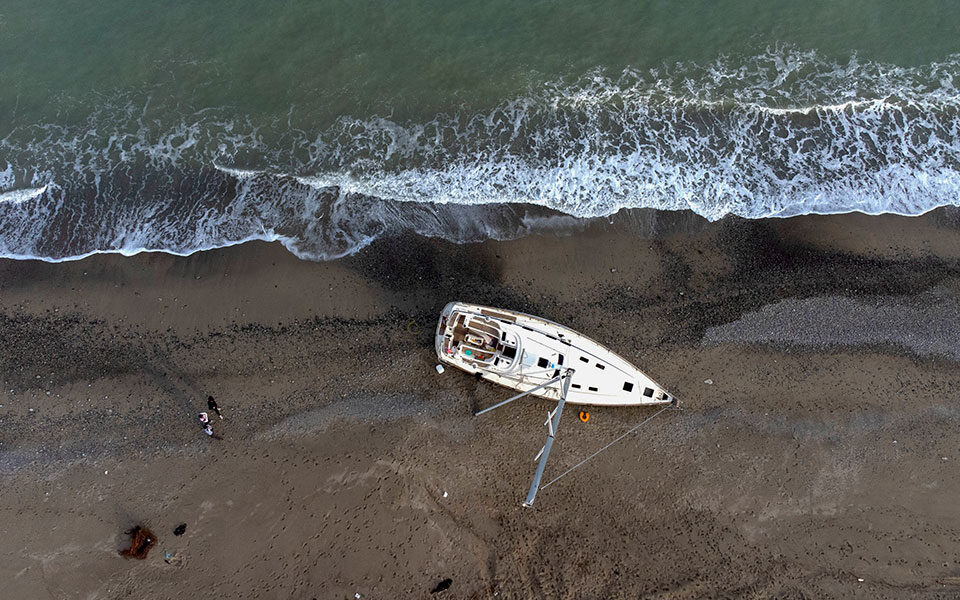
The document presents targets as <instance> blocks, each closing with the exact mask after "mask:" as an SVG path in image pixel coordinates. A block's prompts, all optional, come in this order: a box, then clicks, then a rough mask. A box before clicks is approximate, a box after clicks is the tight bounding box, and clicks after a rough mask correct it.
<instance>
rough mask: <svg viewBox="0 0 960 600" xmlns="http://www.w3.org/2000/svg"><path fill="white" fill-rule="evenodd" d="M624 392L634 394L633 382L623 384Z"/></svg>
mask: <svg viewBox="0 0 960 600" xmlns="http://www.w3.org/2000/svg"><path fill="white" fill-rule="evenodd" d="M623 391H625V392H632V391H633V383H631V382H629V381H624V382H623Z"/></svg>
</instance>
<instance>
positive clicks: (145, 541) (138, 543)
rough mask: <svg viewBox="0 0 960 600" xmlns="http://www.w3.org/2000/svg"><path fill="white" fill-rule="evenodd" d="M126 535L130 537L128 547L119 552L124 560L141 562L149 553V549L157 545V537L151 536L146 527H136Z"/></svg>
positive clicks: (151, 533)
mask: <svg viewBox="0 0 960 600" xmlns="http://www.w3.org/2000/svg"><path fill="white" fill-rule="evenodd" d="M126 533H127V535H129V536H130V547H129V548H125V549H123V550H121V551H120V555H121V556H123V557H124V558H137V559H140V560H143V559H144V558H146V557H147V553H148V552H150V548H153V546H154V544H156V543H157V536H155V535H153V532H152V531H150V530H149V529H147V528H146V527H141V526H139V525H137V526H136V527H134V528H133V529H131V530H130V531H127V532H126Z"/></svg>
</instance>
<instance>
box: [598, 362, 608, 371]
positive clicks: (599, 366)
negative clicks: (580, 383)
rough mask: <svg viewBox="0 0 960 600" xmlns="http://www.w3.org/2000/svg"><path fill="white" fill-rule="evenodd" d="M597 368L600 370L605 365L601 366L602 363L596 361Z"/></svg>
mask: <svg viewBox="0 0 960 600" xmlns="http://www.w3.org/2000/svg"><path fill="white" fill-rule="evenodd" d="M597 368H598V369H601V370H602V369H606V367H605V366H603V365H601V364H600V363H597Z"/></svg>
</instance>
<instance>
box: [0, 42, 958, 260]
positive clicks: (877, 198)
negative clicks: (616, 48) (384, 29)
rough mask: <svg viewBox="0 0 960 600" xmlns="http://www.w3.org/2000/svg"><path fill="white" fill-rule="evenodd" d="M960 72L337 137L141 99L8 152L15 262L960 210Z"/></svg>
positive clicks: (772, 59) (366, 128)
mask: <svg viewBox="0 0 960 600" xmlns="http://www.w3.org/2000/svg"><path fill="white" fill-rule="evenodd" d="M958 66H960V57H957V56H954V57H950V58H948V59H945V60H944V61H941V62H937V63H932V64H928V65H924V66H922V67H911V68H907V67H898V66H893V65H884V64H876V63H870V62H861V61H859V60H857V58H856V57H853V58H851V59H849V60H848V61H847V62H844V63H837V62H832V61H828V60H825V59H823V58H821V57H819V56H818V55H817V54H816V53H815V52H812V51H809V52H802V51H798V50H796V49H791V48H775V49H770V50H768V51H766V52H763V53H760V54H758V55H757V56H754V57H749V58H743V57H739V58H721V59H719V60H717V61H716V62H715V63H714V64H710V65H695V64H677V65H672V66H667V67H663V68H661V69H654V70H650V71H637V70H626V71H624V72H622V73H618V74H615V75H611V74H609V73H606V72H604V71H600V70H597V71H594V72H591V73H587V74H585V75H583V76H581V77H578V78H575V79H571V80H564V81H557V82H553V83H551V84H548V85H545V86H540V87H538V88H537V89H533V90H531V91H530V92H529V93H527V94H525V95H523V96H521V97H517V98H514V99H511V100H508V101H504V102H503V103H501V104H500V105H498V106H497V107H495V108H494V109H492V110H489V111H484V112H480V113H470V112H467V111H464V110H461V111H458V112H450V113H449V114H439V115H436V116H435V117H434V118H432V119H431V120H429V121H418V122H410V121H401V120H394V119H391V118H388V117H382V116H381V117H370V118H351V117H342V118H340V119H338V120H337V121H336V122H335V123H334V124H333V125H332V126H330V127H327V128H325V129H323V130H322V131H306V130H303V129H293V128H286V127H284V126H283V124H277V123H270V124H261V123H254V122H252V121H251V120H249V119H247V120H243V119H237V118H235V116H231V115H229V113H228V111H227V110H226V109H204V110H200V111H195V112H192V113H190V115H189V117H188V118H182V119H180V120H179V121H178V122H176V123H173V124H171V123H169V122H163V119H160V118H158V117H148V116H147V115H148V114H151V115H152V114H155V113H154V112H151V111H148V109H147V108H146V103H145V102H143V101H141V102H134V101H133V100H131V99H129V98H125V99H122V100H120V101H117V102H114V103H111V104H109V105H104V106H101V107H100V108H99V109H98V110H96V111H95V112H94V113H93V114H91V116H90V118H89V119H88V121H87V123H85V124H84V126H82V127H75V126H66V125H61V124H40V125H28V126H23V125H20V126H17V127H15V128H14V129H13V130H12V131H11V132H10V133H9V134H7V135H6V137H4V138H3V139H2V140H0V167H2V166H3V165H4V163H6V168H5V170H3V171H0V255H3V256H8V257H18V258H27V257H31V258H42V259H45V260H64V259H69V258H77V257H82V256H85V255H88V254H90V253H94V252H123V253H128V254H129V253H135V252H138V251H143V250H148V249H149V250H162V251H167V252H173V253H180V254H185V253H190V252H193V251H196V250H201V249H208V248H214V247H220V246H225V245H230V244H235V243H240V242H242V241H246V240H251V239H264V240H280V241H282V242H283V243H284V244H285V245H286V246H287V247H288V248H289V249H290V250H291V251H293V252H295V253H296V254H298V255H299V256H301V257H304V258H311V259H327V258H332V257H336V256H342V255H345V254H349V253H352V252H355V251H356V250H357V249H359V248H361V247H363V246H364V245H366V244H368V243H370V241H372V240H374V239H376V238H377V237H378V236H381V235H385V234H390V233H397V232H401V231H412V232H415V233H419V234H422V235H428V236H435V237H442V238H445V239H449V240H453V241H457V242H465V241H477V240H482V239H488V238H495V239H507V238H512V237H517V236H522V235H525V234H527V233H530V232H531V231H549V230H551V229H553V228H571V227H574V228H575V227H577V226H578V225H577V224H576V222H577V220H578V219H581V220H582V219H589V218H597V217H608V216H610V215H613V214H615V213H617V212H618V211H621V210H622V209H636V208H653V209H659V210H667V211H692V212H693V213H695V214H697V215H700V216H702V217H705V218H706V219H708V220H716V219H720V218H722V217H724V216H725V215H729V214H734V215H739V216H741V217H745V218H764V217H773V216H779V217H783V216H792V215H802V214H811V213H818V214H824V213H842V212H852V211H860V212H864V213H869V214H880V213H896V214H904V215H915V214H920V213H923V212H926V211H929V210H932V209H934V208H937V207H939V206H946V205H958V204H960V92H958V90H957V88H956V86H955V83H954V76H955V75H957V74H958V73H960V70H958Z"/></svg>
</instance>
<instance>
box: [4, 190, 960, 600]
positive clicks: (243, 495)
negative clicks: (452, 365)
mask: <svg viewBox="0 0 960 600" xmlns="http://www.w3.org/2000/svg"><path fill="white" fill-rule="evenodd" d="M651 219H653V221H655V223H654V224H655V225H656V227H655V228H653V229H651V231H653V232H654V233H653V235H651V236H650V237H646V238H644V237H640V236H638V235H637V231H641V230H643V228H644V227H646V226H648V225H649V224H650V223H651ZM632 220H635V221H636V223H634V222H632ZM932 291H934V292H936V293H938V294H940V295H941V296H939V297H942V298H945V299H946V300H948V301H952V300H953V299H955V298H956V297H957V294H958V292H960V219H958V216H957V211H956V209H937V210H936V211H933V212H930V213H927V214H926V215H924V216H922V217H898V216H892V215H883V216H867V215H861V214H848V215H833V216H804V217H791V218H786V219H765V220H758V221H751V220H744V219H738V218H727V219H724V220H721V221H718V222H715V223H706V222H705V221H704V222H703V223H699V222H697V223H692V224H691V222H690V219H687V218H685V217H684V216H683V215H654V216H653V217H651V216H650V215H637V214H631V215H625V216H624V217H622V218H619V219H614V220H612V222H604V221H603V220H597V221H594V222H593V223H591V224H589V225H588V226H586V227H584V228H583V229H582V230H580V231H578V232H574V233H571V234H569V235H564V236H553V235H530V236H526V237H522V238H520V239H516V240H512V241H502V242H499V241H492V240H488V241H485V242H481V243H473V244H459V245H458V244H454V243H451V242H446V241H442V240H438V239H432V238H423V237H418V236H415V235H404V236H397V237H386V238H381V239H378V240H376V241H375V242H373V243H372V244H371V245H370V246H368V247H366V248H364V249H363V250H361V251H360V252H358V253H357V254H355V255H351V256H348V257H344V258H341V259H337V260H333V261H327V262H310V261H304V260H301V259H298V258H296V257H295V256H294V255H293V254H291V253H290V252H288V251H287V250H286V249H285V248H284V247H282V246H281V245H280V244H279V243H266V242H250V243H245V244H242V245H238V246H233V247H229V248H224V249H217V250H211V251H205V252H200V253H196V254H192V255H189V256H174V255H169V254H138V255H136V256H133V257H126V256H122V255H95V256H92V257H89V258H87V259H84V260H81V261H73V262H65V263H45V262H40V261H14V260H9V259H4V260H0V319H2V321H3V322H2V324H0V326H2V330H3V331H4V334H5V335H4V337H5V344H4V345H3V347H2V348H0V364H2V365H4V367H3V369H2V378H3V384H4V388H3V389H2V390H0V392H2V393H0V404H2V405H3V406H2V407H0V421H2V422H0V457H2V462H0V474H2V476H3V484H2V487H3V494H2V500H0V514H2V515H3V519H4V523H5V524H6V525H7V535H6V536H4V540H3V542H0V556H3V557H4V558H5V559H6V560H5V561H4V567H2V569H0V573H2V574H3V577H4V579H5V580H6V581H9V582H11V583H10V586H11V587H10V588H9V590H10V591H11V593H13V595H14V596H15V597H34V596H37V595H38V594H43V593H44V591H46V592H47V593H49V594H51V595H53V596H54V597H86V596H88V595H91V594H100V595H104V596H109V597H124V596H127V595H131V594H133V593H137V594H143V595H145V596H149V597H155V598H174V597H176V598H192V597H205V598H210V597H243V596H244V595H247V596H250V597H297V598H299V597H304V598H311V597H340V596H345V597H353V594H354V593H361V594H362V596H363V597H409V596H414V597H425V596H427V595H429V591H430V589H431V588H432V587H433V586H434V585H436V583H437V582H439V581H440V580H442V579H445V578H448V577H449V578H451V579H452V580H453V583H452V586H451V588H450V590H449V591H448V592H447V595H448V596H449V597H456V598H471V597H476V598H487V597H493V595H494V593H496V594H497V596H498V597H533V596H545V597H555V596H563V595H564V594H567V595H569V594H570V593H571V590H574V589H575V590H577V593H578V594H582V595H586V596H598V597H599V596H602V597H611V598H621V597H622V598H635V597H642V596H653V595H656V594H664V595H666V596H667V597H672V598H698V597H708V596H718V595H724V594H727V595H750V594H753V595H760V596H781V595H782V596H790V595H807V596H817V597H840V596H844V597H850V596H854V597H861V596H862V597H871V598H900V597H904V596H905V595H906V596H916V597H921V596H923V597H926V596H927V595H934V594H937V593H946V594H950V593H956V592H957V591H958V589H960V588H958V587H957V584H956V583H949V582H955V581H956V578H957V577H958V576H960V570H958V568H957V567H956V565H957V564H960V544H958V543H957V542H956V539H957V536H956V532H957V531H960V517H958V516H957V515H956V513H955V510H954V509H953V504H954V500H953V499H954V498H956V495H957V493H958V492H960V477H958V476H957V475H956V474H955V473H954V472H953V468H952V466H951V465H952V464H953V461H955V460H960V455H958V454H957V451H956V448H957V441H958V436H957V434H956V433H955V431H954V429H955V428H954V427H953V423H954V422H955V417H956V416H957V415H958V414H960V410H958V409H957V408H956V403H955V400H951V399H955V398H957V397H958V396H957V392H958V391H960V374H957V372H956V371H957V369H956V362H955V360H952V359H950V358H949V357H944V356H928V357H924V356H919V355H917V354H914V353H912V352H909V351H907V350H905V349H904V347H901V346H896V345H892V346H890V345H887V346H884V345H879V346H878V345H876V344H866V343H863V342H862V341H861V340H859V339H853V340H852V341H851V343H849V344H844V343H843V341H844V338H843V337H842V336H841V337H840V338H839V340H840V343H838V344H834V345H826V346H823V345H818V343H819V342H816V341H817V340H821V339H836V336H834V337H833V338H831V337H829V335H827V334H831V335H833V334H834V333H835V332H836V331H840V332H841V334H842V331H843V330H842V327H841V326H843V325H845V324H846V325H850V324H851V323H852V324H853V325H854V326H856V327H858V328H860V329H863V328H864V327H869V324H870V323H871V321H870V320H869V319H866V320H860V321H857V320H854V319H852V318H851V319H847V320H845V319H844V315H843V314H839V315H834V314H829V310H828V309H829V306H830V305H829V304H822V305H821V304H816V303H817V302H827V300H824V299H831V298H833V299H840V300H836V301H837V302H841V304H840V305H841V306H847V304H842V302H855V303H861V304H864V305H869V306H877V307H881V308H884V307H886V308H884V310H889V311H895V314H897V315H900V316H902V317H903V319H904V325H902V326H900V327H898V328H897V330H898V331H900V332H905V334H911V332H913V333H912V334H911V335H914V336H920V337H921V338H922V336H923V335H924V334H923V329H922V326H934V327H935V326H936V324H931V323H929V320H930V319H932V318H934V317H936V318H937V319H939V320H940V321H939V322H940V323H941V324H942V326H943V327H951V326H953V325H954V324H953V323H951V322H948V321H949V320H950V319H952V318H954V317H953V315H954V313H952V312H949V311H948V310H946V309H945V308H944V307H943V306H940V305H937V304H936V303H933V304H931V302H930V301H929V294H930V293H932ZM454 299H462V300H470V301H474V302H477V303H480V304H488V305H492V306H505V307H509V308H513V309H516V310H521V311H523V312H527V313H530V314H537V315H539V316H543V317H546V318H549V319H551V320H554V321H557V322H560V323H563V324H565V325H568V326H570V327H572V328H574V329H576V330H578V331H581V332H583V333H584V334H586V335H588V336H590V337H592V338H594V339H597V340H598V341H600V342H601V343H604V344H606V345H608V346H610V347H611V349H613V350H614V351H615V352H617V353H618V354H621V355H622V356H624V357H625V358H627V359H628V360H630V361H631V362H634V363H635V364H636V365H637V366H638V367H640V368H641V369H642V370H644V371H645V372H647V373H648V374H650V375H651V376H652V377H654V379H656V380H657V381H660V382H661V383H663V384H664V385H665V386H666V387H667V388H668V389H670V390H671V392H674V393H675V394H676V395H677V396H678V397H679V398H680V399H681V403H682V404H681V406H682V408H683V410H682V411H680V412H678V413H675V414H673V413H668V414H666V415H663V416H660V417H658V418H657V419H656V420H655V421H653V422H651V423H650V424H649V425H648V426H645V427H644V428H643V429H642V430H641V431H640V432H639V434H638V435H635V436H631V437H630V438H628V439H627V440H625V441H624V442H621V443H620V444H618V445H617V446H614V447H613V448H611V450H609V451H608V452H606V453H605V454H604V456H603V457H602V458H600V459H596V460H594V461H592V462H591V463H590V464H589V467H585V468H584V469H581V470H579V471H577V472H576V473H575V474H572V475H571V476H570V477H568V478H566V479H564V480H563V481H562V482H558V483H557V484H556V485H554V486H551V487H550V488H549V490H545V491H544V492H543V493H542V494H541V497H540V498H538V508H537V509H536V510H535V511H528V510H522V509H520V507H519V504H520V500H521V499H522V495H523V493H524V492H525V490H526V487H527V486H528V485H529V477H530V476H531V475H532V469H533V465H532V463H531V461H530V459H531V458H532V457H533V455H534V454H535V453H536V450H537V448H539V446H540V444H541V443H542V437H543V435H544V433H543V431H541V429H542V427H540V423H542V420H543V415H542V413H543V411H544V410H545V409H546V408H545V405H544V404H543V403H541V402H536V401H532V402H524V403H517V405H516V406H513V405H511V408H509V409H504V410H503V411H497V412H496V413H493V414H491V415H487V417H490V418H486V417H481V418H477V419H474V418H473V417H472V416H470V415H471V414H472V412H473V411H474V410H475V409H476V408H477V407H480V406H487V405H490V404H492V403H494V402H495V401H496V400H498V399H502V398H503V397H504V395H503V390H500V389H498V388H496V387H495V386H493V385H491V384H488V383H484V382H477V381H475V380H474V379H473V378H470V377H468V376H466V375H464V374H461V373H454V372H452V370H449V371H448V372H447V373H445V374H443V375H437V373H436V372H435V371H433V365H434V364H435V362H436V357H435V356H434V355H433V350H432V331H433V327H434V326H435V319H436V315H437V314H439V309H440V307H442V306H443V305H444V304H446V302H448V301H450V300H454ZM830 302H834V301H833V300H831V301H830ZM797 303H800V304H797ZM803 303H808V304H803ZM810 303H812V304H810ZM801 305H802V306H809V307H810V309H809V310H810V314H809V315H808V316H807V317H806V320H805V321H804V328H803V333H804V334H807V333H810V334H811V337H810V339H813V340H814V342H815V343H814V342H811V343H805V342H803V340H805V339H807V338H806V337H797V335H795V334H793V333H790V332H789V331H786V328H785V326H784V323H793V322H795V320H796V318H795V317H794V316H792V315H793V313H792V312H791V311H793V310H794V309H795V308H796V307H797V306H801ZM938 306H939V308H937V307H938ZM944 306H947V307H948V308H949V306H952V305H944ZM891 307H892V308H891ZM933 309H937V310H933ZM818 311H819V312H818ZM937 311H939V312H937ZM884 314H888V313H884ZM889 314H893V313H889ZM957 318H958V319H960V317H957ZM738 323H739V325H736V327H739V329H737V330H736V332H735V333H736V335H733V334H729V335H726V337H723V336H718V334H717V333H716V332H718V331H725V330H722V329H717V328H723V327H728V328H730V327H733V326H734V324H738ZM865 324H866V325H865ZM956 325H960V320H958V322H957V324H956ZM748 326H749V327H755V328H758V329H757V330H758V331H761V332H762V333H763V336H766V337H763V336H760V337H757V336H756V335H754V337H752V338H750V337H749V336H747V338H746V339H749V340H754V341H748V342H746V343H742V342H740V341H737V340H740V339H742V338H744V332H748V333H749V331H753V329H749V331H748ZM761 326H762V327H761ZM911 327H916V328H918V329H916V330H915V331H914V330H912V329H910V328H911ZM838 328H840V329H838ZM878 330H879V328H878ZM708 332H714V334H711V335H713V336H714V337H713V338H711V339H712V341H711V343H709V344H705V343H704V342H705V340H707V337H708ZM811 332H812V333H811ZM788 334H789V335H788ZM813 334H818V335H819V334H822V335H819V337H818V335H813ZM888 334H889V332H887V333H884V335H888ZM888 337H889V336H888ZM758 339H760V340H765V341H761V342H757V341H756V340H758ZM797 339H800V340H801V342H803V343H799V344H797V343H795V342H796V340H797ZM884 339H887V338H884ZM791 340H793V341H792V342H791ZM714 342H715V343H714ZM706 380H710V381H711V382H712V383H710V384H707V383H705V382H706ZM11 390H13V391H12V392H11ZM208 394H212V395H213V396H215V397H216V398H217V401H218V402H219V403H220V406H221V407H222V408H223V409H224V413H225V416H226V418H225V419H224V420H223V421H222V422H220V421H219V420H215V421H214V423H213V426H214V430H215V432H217V433H218V434H220V435H221V436H222V438H223V439H221V440H211V439H208V438H207V437H206V436H204V435H203V434H202V431H201V430H200V428H199V426H198V424H197V422H196V421H195V419H196V413H198V412H199V411H200V410H205V398H206V396H207V395H208ZM31 409H33V410H31ZM591 413H592V417H591V420H590V422H589V423H580V422H578V421H577V420H576V419H575V418H573V417H569V420H568V421H565V425H564V428H563V431H562V433H561V435H560V436H559V437H558V446H557V450H556V451H555V453H554V455H552V456H551V465H549V466H548V473H547V476H546V479H545V480H549V479H550V478H551V473H553V474H558V473H560V472H562V469H566V468H567V467H569V466H572V465H573V464H575V463H576V462H578V460H579V459H580V458H582V457H584V456H586V455H589V454H590V453H591V452H593V451H594V450H595V449H596V448H598V447H600V446H602V445H603V444H604V443H606V442H607V441H609V440H611V439H613V438H615V437H616V436H617V435H619V434H620V433H622V432H623V431H626V430H627V429H629V428H630V427H631V426H632V425H633V424H636V423H638V422H640V420H642V419H643V418H645V417H646V416H649V414H651V413H650V412H649V411H644V410H642V409H615V410H607V409H596V410H592V411H591ZM894 440H896V443H894ZM943 458H946V460H942V459H943ZM61 461H69V464H60V463H61ZM444 492H446V493H448V496H444ZM141 521H142V522H145V523H147V524H149V525H150V526H151V528H152V529H153V530H154V531H155V532H156V533H157V535H158V537H159V542H158V546H157V548H155V549H154V550H153V552H152V553H151V555H150V556H149V558H148V559H147V560H145V561H142V562H140V561H136V562H134V561H124V560H123V559H121V558H120V557H119V556H117V553H116V551H117V550H118V549H119V546H120V545H121V544H122V535H121V534H122V532H123V531H124V530H126V529H128V528H129V527H130V526H132V525H134V524H136V523H138V522H141ZM180 522H187V524H188V528H187V532H186V534H185V535H184V536H182V537H175V536H173V535H172V534H171V530H172V528H173V527H174V526H175V525H177V524H178V523H180ZM164 550H168V551H171V552H175V553H177V555H178V556H180V557H181V558H182V561H180V562H178V563H177V564H176V565H170V564H166V563H165V562H164V561H163V556H164V554H163V552H164ZM640 557H642V558H640ZM860 579H862V580H863V581H859V580H860ZM944 581H946V582H948V583H946V584H944V583H943V582H944ZM185 590H186V591H185Z"/></svg>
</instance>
